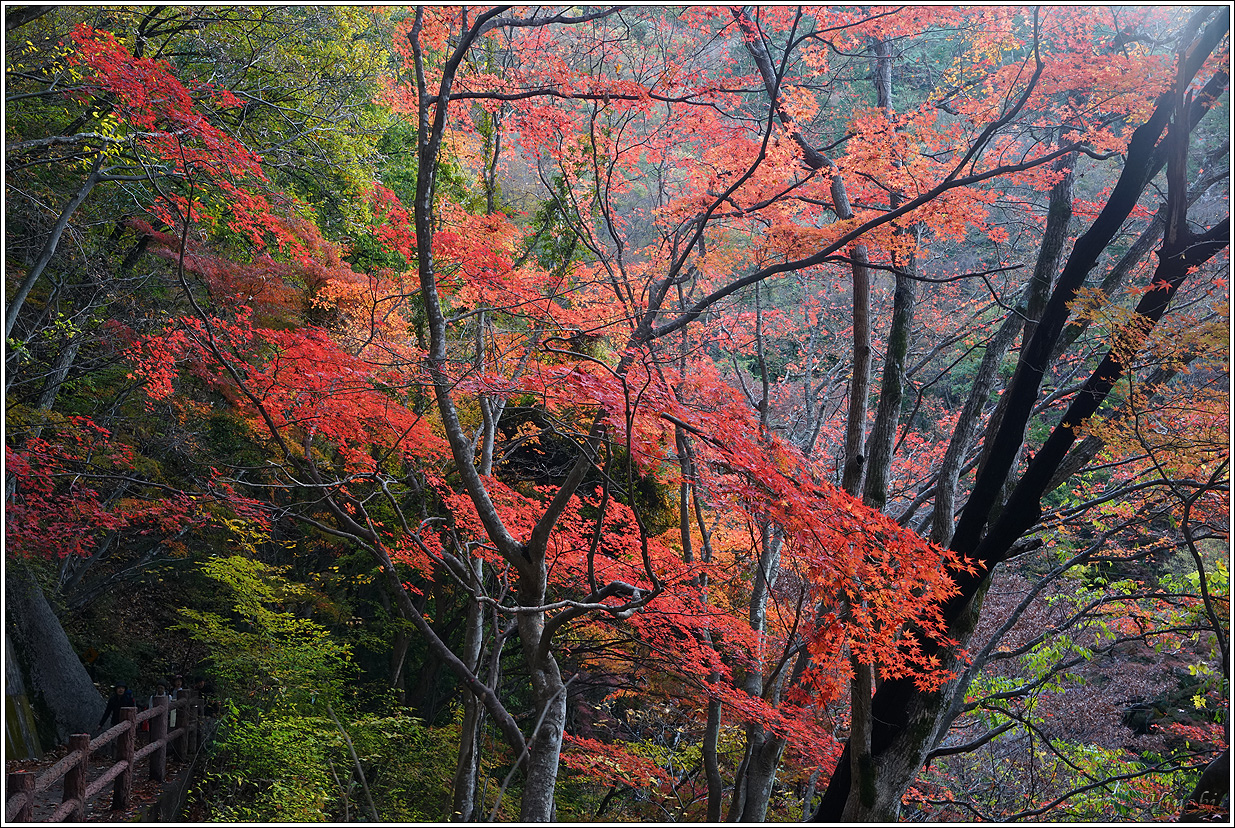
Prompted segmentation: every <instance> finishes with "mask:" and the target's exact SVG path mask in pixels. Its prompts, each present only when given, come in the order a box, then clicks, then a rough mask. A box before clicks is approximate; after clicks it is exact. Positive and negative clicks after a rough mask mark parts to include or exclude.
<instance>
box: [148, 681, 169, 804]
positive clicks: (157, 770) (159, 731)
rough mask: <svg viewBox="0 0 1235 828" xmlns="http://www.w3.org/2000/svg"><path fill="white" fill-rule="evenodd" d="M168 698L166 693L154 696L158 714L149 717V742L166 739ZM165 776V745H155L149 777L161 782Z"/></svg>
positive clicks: (151, 755)
mask: <svg viewBox="0 0 1235 828" xmlns="http://www.w3.org/2000/svg"><path fill="white" fill-rule="evenodd" d="M168 703H169V699H168V698H167V696H166V695H163V696H155V697H154V706H155V707H156V708H158V711H159V712H158V714H156V715H155V716H154V718H152V719H150V742H151V744H158V742H159V741H160V740H166V739H167V710H168V708H167V705H168ZM166 776H167V745H163V746H161V747H157V748H155V749H154V753H152V754H150V778H151V779H153V780H154V781H155V782H162V781H163V780H164V778H165V777H166Z"/></svg>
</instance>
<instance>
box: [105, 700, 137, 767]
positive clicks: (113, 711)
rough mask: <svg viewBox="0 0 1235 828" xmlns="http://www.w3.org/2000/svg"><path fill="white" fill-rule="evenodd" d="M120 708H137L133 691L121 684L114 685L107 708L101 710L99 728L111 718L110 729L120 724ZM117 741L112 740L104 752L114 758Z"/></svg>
mask: <svg viewBox="0 0 1235 828" xmlns="http://www.w3.org/2000/svg"><path fill="white" fill-rule="evenodd" d="M122 707H137V702H135V701H133V691H132V690H130V689H129V688H128V687H127V686H125V684H124V683H123V682H118V683H117V684H116V692H115V693H113V694H112V696H111V698H109V699H108V700H107V707H105V708H103V715H102V716H100V717H99V727H100V728H101V727H103V723H104V722H106V721H107V717H108V716H109V715H110V716H111V723H112V727H115V726H116V725H118V724H120V708H122ZM118 744H119V740H117V739H112V741H111V743H110V744H109V745H107V747H106V748H104V750H110V751H111V753H110V755H111V756H112V757H113V758H114V757H115V756H116V749H117V746H118Z"/></svg>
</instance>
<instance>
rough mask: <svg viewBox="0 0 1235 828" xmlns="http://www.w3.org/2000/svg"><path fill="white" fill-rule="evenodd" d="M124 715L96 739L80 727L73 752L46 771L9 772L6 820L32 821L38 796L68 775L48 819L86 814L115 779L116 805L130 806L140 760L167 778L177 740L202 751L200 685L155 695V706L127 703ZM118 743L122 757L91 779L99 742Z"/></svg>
mask: <svg viewBox="0 0 1235 828" xmlns="http://www.w3.org/2000/svg"><path fill="white" fill-rule="evenodd" d="M173 710H183V711H184V715H183V716H180V720H179V721H177V723H176V724H177V727H176V728H175V729H173V730H170V731H169V730H168V720H169V714H170V713H171V711H173ZM120 716H121V718H122V719H123V721H121V722H120V723H119V724H116V725H113V726H112V727H111V729H109V730H106V731H104V732H103V733H101V734H99V736H98V738H96V739H91V738H90V734H89V733H75V734H73V735H72V736H70V737H69V752H68V755H66V756H65V757H64V758H63V759H61V760H60V761H59V762H57V763H56V764H54V765H52V766H51V767H50V768H48V769H47V770H46V771H44V772H43V773H42V774H41V775H38V776H36V775H35V774H33V773H30V772H29V771H16V772H14V773H10V774H8V778H7V780H6V781H7V787H8V799H7V801H6V802H5V806H4V821H5V822H31V821H33V815H34V798H35V796H36V795H38V794H40V793H42V792H43V791H46V790H48V789H50V788H51V787H52V786H53V785H55V784H56V783H57V782H58V781H60V780H61V779H64V796H63V798H62V800H61V803H60V806H59V807H58V808H56V810H55V811H53V812H52V814H51V816H50V817H49V818H48V819H47V820H46V821H47V822H64V821H65V820H67V819H69V818H70V817H72V816H73V815H74V814H76V815H77V817H78V819H85V816H86V803H87V802H89V801H90V800H91V799H92V798H93V797H95V796H96V795H98V793H99V792H100V791H102V790H103V789H104V788H106V787H107V785H108V784H109V783H111V784H112V805H111V807H112V809H113V810H117V809H119V810H123V809H125V808H128V807H129V799H130V795H131V794H132V791H133V771H134V769H135V768H136V767H137V765H138V763H139V762H141V761H142V760H143V759H146V758H147V757H149V759H150V778H151V779H153V780H155V781H157V782H162V781H164V778H165V777H166V775H167V748H168V746H169V745H171V744H173V743H175V742H176V741H177V740H182V742H181V744H182V746H183V747H184V749H185V751H186V753H187V754H192V753H194V752H196V751H197V748H198V747H199V746H200V744H201V727H202V720H203V718H204V716H203V715H202V700H201V698H200V696H199V695H198V693H197V691H195V690H186V691H184V694H183V695H182V696H181V698H178V699H176V700H175V701H172V700H171V699H169V698H168V697H167V696H155V697H154V703H153V704H152V705H151V707H150V709H149V710H144V711H142V712H140V713H139V712H137V708H136V707H122V708H121V709H120ZM147 720H149V721H150V743H149V744H148V745H146V746H144V747H143V748H141V749H140V750H138V749H137V728H138V726H139V725H140V724H141V723H142V722H144V721H147ZM112 742H115V743H116V749H115V751H114V753H115V759H116V762H115V764H113V765H112V766H111V767H110V768H108V769H107V770H106V771H105V772H104V773H103V775H102V776H100V777H99V778H98V779H96V780H94V781H93V782H91V783H90V784H89V785H87V784H86V779H87V771H88V770H89V767H90V755H91V754H92V753H94V752H95V751H97V750H98V749H99V748H102V747H106V746H107V745H110V744H111V743H112Z"/></svg>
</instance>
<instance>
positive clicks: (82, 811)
mask: <svg viewBox="0 0 1235 828" xmlns="http://www.w3.org/2000/svg"><path fill="white" fill-rule="evenodd" d="M69 752H70V753H77V754H78V758H77V761H76V762H75V763H74V764H73V766H72V767H71V768H69V770H68V772H67V773H65V774H64V798H63V799H62V800H61V801H62V802H73V803H74V804H75V806H76V808H77V819H79V820H82V821H85V819H86V772H87V770H88V769H89V767H90V734H89V733H74V734H73V735H71V736H69Z"/></svg>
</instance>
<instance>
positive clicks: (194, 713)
mask: <svg viewBox="0 0 1235 828" xmlns="http://www.w3.org/2000/svg"><path fill="white" fill-rule="evenodd" d="M199 704H201V696H200V695H198V693H197V691H196V690H190V691H189V704H188V707H187V708H186V712H187V713H188V714H189V717H188V721H187V722H186V723H187V724H188V726H189V732H188V733H186V734H185V737H184V738H185V741H186V742H187V745H186V746H185V752H186V753H187V755H188V756H192V755H193V754H195V753H197V721H198V719H199V718H200V715H199V714H200V712H201V711H200V710H198V705H199Z"/></svg>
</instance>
